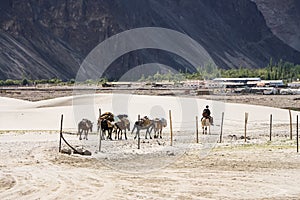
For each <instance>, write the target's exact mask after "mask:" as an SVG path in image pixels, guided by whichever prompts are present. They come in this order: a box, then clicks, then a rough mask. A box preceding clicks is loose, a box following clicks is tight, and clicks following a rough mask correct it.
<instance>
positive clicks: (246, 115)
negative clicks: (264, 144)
mask: <svg viewBox="0 0 300 200" xmlns="http://www.w3.org/2000/svg"><path fill="white" fill-rule="evenodd" d="M247 122H248V113H245V136H244V137H245V142H247Z"/></svg>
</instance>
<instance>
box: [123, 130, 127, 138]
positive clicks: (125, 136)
mask: <svg viewBox="0 0 300 200" xmlns="http://www.w3.org/2000/svg"><path fill="white" fill-rule="evenodd" d="M124 135H125V140H127V133H126V128H125V129H124Z"/></svg>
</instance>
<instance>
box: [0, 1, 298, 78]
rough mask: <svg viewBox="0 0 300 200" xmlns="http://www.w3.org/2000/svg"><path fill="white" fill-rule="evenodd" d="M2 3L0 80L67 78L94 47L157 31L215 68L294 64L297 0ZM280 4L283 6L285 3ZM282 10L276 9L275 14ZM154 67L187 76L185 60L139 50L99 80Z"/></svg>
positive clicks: (0, 19) (113, 66)
mask: <svg viewBox="0 0 300 200" xmlns="http://www.w3.org/2000/svg"><path fill="white" fill-rule="evenodd" d="M272 2H276V3H272V4H270V3H268V1H267V0H254V1H251V0H227V1H223V0H215V1H211V0H201V1H199V0H189V1H186V0H164V1H161V0H109V1H107V0H97V1H91V0H53V1H47V0H39V1H35V0H3V1H1V3H0V4H1V6H0V49H1V51H0V79H7V78H18V79H20V78H23V77H27V78H52V77H59V78H62V79H70V78H74V77H75V76H76V73H77V71H78V68H79V66H80V64H81V62H82V61H83V59H84V58H85V57H86V56H87V55H88V53H89V52H90V51H91V50H92V49H93V48H94V47H95V46H96V45H97V44H99V43H100V42H102V41H103V40H105V39H106V38H109V37H110V36H113V35H115V34H116V33H120V32H122V31H125V30H129V29H132V28H138V27H148V26H152V27H153V26H154V27H164V28H169V29H173V30H177V31H180V32H182V33H186V34H187V35H189V36H190V37H192V38H193V39H194V40H196V41H197V42H198V43H199V44H201V45H202V46H203V47H204V48H205V49H206V50H207V52H208V53H209V54H210V56H211V57H212V58H213V60H214V62H215V63H216V64H217V65H218V67H221V68H234V67H239V66H246V67H249V68H258V67H264V66H266V64H267V63H268V62H269V59H270V58H273V60H279V59H284V60H286V61H291V62H294V63H300V52H299V51H300V50H299V49H300V48H299V44H300V42H299V41H300V40H299V31H297V30H299V28H300V25H299V21H300V20H297V19H299V18H298V16H299V12H297V11H299V10H300V7H299V2H298V1H297V0H288V2H289V3H288V4H283V3H282V1H281V0H274V1H272ZM284 2H286V1H284ZM281 8H283V9H281ZM153 62H159V63H162V64H165V65H168V66H172V67H173V68H175V69H176V70H179V69H180V70H187V71H193V70H195V68H194V67H193V66H191V65H190V64H189V63H187V62H186V61H185V60H184V59H182V58H180V57H178V56H176V55H174V54H171V53H168V52H164V51H160V50H153V49H152V50H149V49H148V50H147V49H146V50H139V51H134V52H131V53H128V54H125V55H124V56H122V57H121V58H119V59H117V60H116V61H115V62H113V63H112V65H111V66H110V67H109V69H108V70H107V71H106V76H107V77H109V78H111V79H118V78H119V77H120V76H122V74H124V73H125V72H126V71H128V70H129V69H131V68H133V67H134V66H137V65H141V64H144V63H153Z"/></svg>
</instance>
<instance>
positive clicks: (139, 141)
mask: <svg viewBox="0 0 300 200" xmlns="http://www.w3.org/2000/svg"><path fill="white" fill-rule="evenodd" d="M140 120H141V116H140V115H138V121H140ZM137 130H138V129H137ZM146 134H147V133H146ZM140 148H141V137H140V131H139V130H138V149H140Z"/></svg>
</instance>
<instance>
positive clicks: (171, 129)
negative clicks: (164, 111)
mask: <svg viewBox="0 0 300 200" xmlns="http://www.w3.org/2000/svg"><path fill="white" fill-rule="evenodd" d="M169 117H170V134H171V138H170V140H171V143H170V145H171V146H173V128H172V113H171V110H169Z"/></svg>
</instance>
